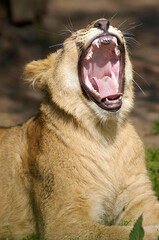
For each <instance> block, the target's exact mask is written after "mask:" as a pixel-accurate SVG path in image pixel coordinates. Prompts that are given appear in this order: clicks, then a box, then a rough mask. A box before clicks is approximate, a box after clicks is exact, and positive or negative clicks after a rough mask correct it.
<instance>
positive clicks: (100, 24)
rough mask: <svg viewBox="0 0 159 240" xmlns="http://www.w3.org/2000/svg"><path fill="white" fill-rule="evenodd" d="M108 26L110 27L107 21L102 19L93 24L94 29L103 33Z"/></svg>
mask: <svg viewBox="0 0 159 240" xmlns="http://www.w3.org/2000/svg"><path fill="white" fill-rule="evenodd" d="M109 25H110V23H109V21H108V20H107V19H102V20H98V21H97V22H96V23H95V24H94V27H96V28H99V29H101V30H103V31H104V32H107V31H108V28H109Z"/></svg>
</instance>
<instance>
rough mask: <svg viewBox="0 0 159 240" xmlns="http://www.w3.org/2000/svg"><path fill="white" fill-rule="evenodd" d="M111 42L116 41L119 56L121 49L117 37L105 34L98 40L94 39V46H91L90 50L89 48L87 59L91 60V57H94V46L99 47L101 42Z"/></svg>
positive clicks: (116, 52)
mask: <svg viewBox="0 0 159 240" xmlns="http://www.w3.org/2000/svg"><path fill="white" fill-rule="evenodd" d="M110 42H114V43H115V54H116V55H117V56H119V55H120V50H119V48H118V43H117V38H116V37H111V36H105V37H102V38H99V39H96V40H94V41H93V43H92V46H91V48H90V50H89V52H88V54H87V56H86V59H87V60H89V59H91V58H92V56H93V51H92V50H93V47H97V48H99V46H100V45H101V44H109V43H110Z"/></svg>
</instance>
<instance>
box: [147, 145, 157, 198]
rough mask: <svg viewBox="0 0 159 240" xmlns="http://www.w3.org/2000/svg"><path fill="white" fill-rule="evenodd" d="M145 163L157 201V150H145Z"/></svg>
mask: <svg viewBox="0 0 159 240" xmlns="http://www.w3.org/2000/svg"><path fill="white" fill-rule="evenodd" d="M146 163H147V169H148V172H149V177H150V179H151V181H152V186H153V189H154V191H155V192H156V196H157V197H158V199H159V148H149V149H146Z"/></svg>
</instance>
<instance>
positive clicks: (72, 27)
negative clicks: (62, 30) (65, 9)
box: [68, 17, 74, 32]
mask: <svg viewBox="0 0 159 240" xmlns="http://www.w3.org/2000/svg"><path fill="white" fill-rule="evenodd" d="M68 20H69V25H70V28H71V29H72V30H73V32H74V26H73V24H72V21H71V18H70V17H68Z"/></svg>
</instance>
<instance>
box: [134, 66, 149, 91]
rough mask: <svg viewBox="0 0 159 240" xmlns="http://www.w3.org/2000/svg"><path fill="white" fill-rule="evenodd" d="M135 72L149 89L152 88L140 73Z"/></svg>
mask: <svg viewBox="0 0 159 240" xmlns="http://www.w3.org/2000/svg"><path fill="white" fill-rule="evenodd" d="M133 72H134V73H135V74H136V75H138V76H139V77H140V78H141V79H142V80H143V81H144V82H145V83H146V84H147V85H148V86H149V87H150V84H149V83H148V82H147V81H146V79H145V78H143V77H142V76H141V75H140V74H139V73H138V72H136V71H135V70H133Z"/></svg>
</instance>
